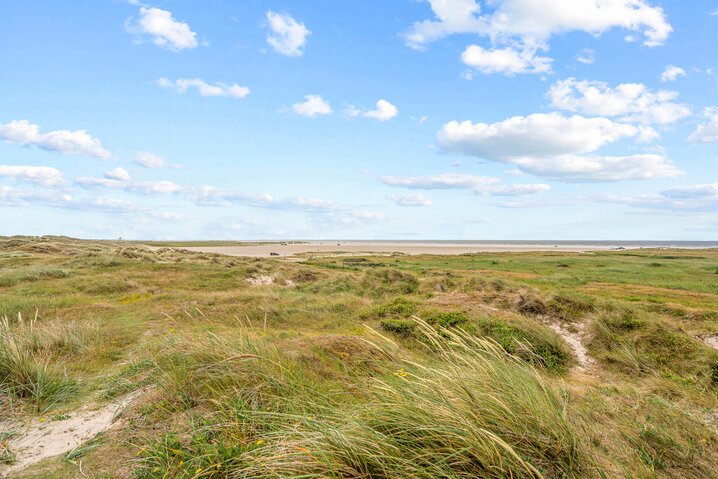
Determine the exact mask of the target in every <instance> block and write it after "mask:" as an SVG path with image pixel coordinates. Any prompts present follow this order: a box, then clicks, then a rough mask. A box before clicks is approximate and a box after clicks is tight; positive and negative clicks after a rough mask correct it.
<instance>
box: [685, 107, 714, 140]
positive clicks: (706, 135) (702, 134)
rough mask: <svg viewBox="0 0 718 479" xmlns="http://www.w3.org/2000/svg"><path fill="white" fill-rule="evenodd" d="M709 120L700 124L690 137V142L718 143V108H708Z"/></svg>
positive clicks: (706, 113)
mask: <svg viewBox="0 0 718 479" xmlns="http://www.w3.org/2000/svg"><path fill="white" fill-rule="evenodd" d="M703 115H704V116H705V117H706V118H707V121H706V122H705V123H703V124H701V125H698V127H697V128H696V130H695V131H694V132H693V133H691V134H690V136H689V137H688V142H689V143H718V108H706V110H705V112H704V114H703Z"/></svg>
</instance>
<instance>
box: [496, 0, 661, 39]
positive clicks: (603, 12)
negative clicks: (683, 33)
mask: <svg viewBox="0 0 718 479" xmlns="http://www.w3.org/2000/svg"><path fill="white" fill-rule="evenodd" d="M495 3H496V5H497V8H496V9H495V10H494V12H493V13H492V14H491V15H490V16H488V18H486V21H487V22H488V25H489V26H488V32H489V34H490V35H492V36H503V37H512V36H516V37H521V38H523V39H524V40H525V41H526V40H528V41H531V42H536V41H546V40H548V39H549V38H550V37H551V36H552V35H557V34H561V33H567V32H571V31H584V32H587V33H590V34H592V35H600V34H601V33H603V32H605V31H607V30H610V29H612V28H624V29H626V30H629V31H633V32H636V33H642V34H643V35H644V37H645V38H644V42H643V43H644V45H646V46H656V45H661V44H663V43H664V42H665V41H666V39H667V38H668V36H669V35H670V33H671V32H672V31H673V28H672V27H671V25H670V24H669V23H668V21H667V20H666V17H665V14H664V13H663V9H662V8H660V7H653V6H651V5H650V3H649V2H648V1H646V0H545V1H542V2H537V1H535V0H498V1H497V2H495Z"/></svg>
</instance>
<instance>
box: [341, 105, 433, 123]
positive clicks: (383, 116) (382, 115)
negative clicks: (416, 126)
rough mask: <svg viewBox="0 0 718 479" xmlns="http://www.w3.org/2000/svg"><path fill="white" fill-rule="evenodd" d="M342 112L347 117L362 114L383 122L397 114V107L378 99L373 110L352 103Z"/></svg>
mask: <svg viewBox="0 0 718 479" xmlns="http://www.w3.org/2000/svg"><path fill="white" fill-rule="evenodd" d="M344 114H345V115H346V116H347V117H349V118H354V117H357V116H363V117H366V118H373V119H375V120H378V121H381V122H384V121H388V120H391V119H392V118H394V117H395V116H397V115H398V114H399V109H398V108H397V107H396V106H394V105H392V104H391V103H389V102H388V101H386V100H378V101H377V102H376V108H375V109H374V110H362V109H361V108H357V107H356V106H354V105H347V106H346V108H345V109H344ZM422 118H423V117H422Z"/></svg>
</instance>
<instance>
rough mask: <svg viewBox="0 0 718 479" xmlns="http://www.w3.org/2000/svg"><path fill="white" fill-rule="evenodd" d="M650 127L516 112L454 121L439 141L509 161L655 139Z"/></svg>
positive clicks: (457, 149)
mask: <svg viewBox="0 0 718 479" xmlns="http://www.w3.org/2000/svg"><path fill="white" fill-rule="evenodd" d="M656 136H657V133H656V132H655V131H654V130H653V129H652V128H649V127H643V126H635V125H629V124H625V123H616V122H613V121H611V120H609V119H607V118H586V117H583V116H579V115H574V116H571V117H565V116H563V115H561V114H560V113H535V114H532V115H528V116H525V117H524V116H514V117H511V118H509V119H506V120H504V121H500V122H497V123H492V124H488V123H472V122H470V121H463V122H457V121H451V122H449V123H446V124H445V125H444V126H443V128H442V129H441V130H440V131H439V136H438V138H439V143H440V144H441V146H442V147H443V148H444V149H446V150H447V151H450V152H456V153H463V154H466V155H471V156H478V157H481V158H486V159H489V160H496V161H508V160H511V159H513V158H522V157H545V156H555V155H562V154H571V153H588V152H592V151H595V150H597V149H598V148H600V147H602V146H604V145H606V144H609V143H613V142H616V141H618V140H620V139H623V138H634V139H638V140H651V139H654V138H656Z"/></svg>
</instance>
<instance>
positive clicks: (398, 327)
mask: <svg viewBox="0 0 718 479" xmlns="http://www.w3.org/2000/svg"><path fill="white" fill-rule="evenodd" d="M380 324H381V327H382V329H383V330H384V331H389V332H390V333H394V334H398V335H399V336H411V335H412V334H413V333H414V329H416V323H415V322H414V321H412V320H411V319H382V320H381V323H380Z"/></svg>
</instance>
